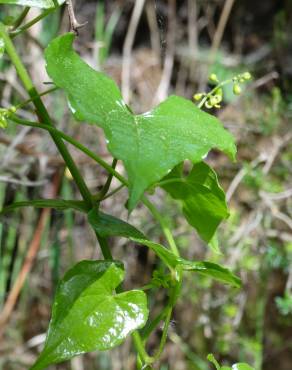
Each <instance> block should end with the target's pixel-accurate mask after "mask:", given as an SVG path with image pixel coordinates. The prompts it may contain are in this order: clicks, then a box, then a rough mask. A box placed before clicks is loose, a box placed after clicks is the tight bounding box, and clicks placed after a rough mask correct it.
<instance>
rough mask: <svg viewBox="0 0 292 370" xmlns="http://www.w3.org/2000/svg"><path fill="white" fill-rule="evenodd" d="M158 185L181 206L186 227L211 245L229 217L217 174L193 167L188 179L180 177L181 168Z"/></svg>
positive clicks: (204, 167)
mask: <svg viewBox="0 0 292 370" xmlns="http://www.w3.org/2000/svg"><path fill="white" fill-rule="evenodd" d="M161 184H162V185H161V186H162V188H163V189H164V190H166V191H167V192H168V193H169V194H170V195H171V196H172V197H173V198H174V199H178V200H180V201H181V202H182V207H183V213H184V215H185V217H186V219H187V221H188V223H189V224H190V225H191V226H193V227H194V228H195V229H196V230H197V232H198V234H199V235H200V237H201V238H202V239H203V240H205V241H206V242H207V243H210V242H211V240H212V238H213V237H214V235H215V232H216V229H217V227H218V226H219V224H220V222H221V221H222V220H223V219H226V218H227V217H228V216H229V213H228V208H227V204H226V199H225V193H224V191H223V189H222V188H221V187H220V185H219V183H218V179H217V175H216V172H215V171H214V170H213V169H212V168H211V167H209V166H208V165H207V164H206V163H204V162H200V163H197V164H195V165H194V166H193V168H192V170H191V172H190V173H189V175H188V176H186V177H183V173H182V168H181V167H176V168H175V169H174V170H173V171H172V172H171V173H170V174H169V175H168V176H166V177H165V178H164V180H163V181H162V182H161ZM214 242H215V239H214V240H213V243H214Z"/></svg>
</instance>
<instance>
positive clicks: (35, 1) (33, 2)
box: [0, 0, 65, 9]
mask: <svg viewBox="0 0 292 370" xmlns="http://www.w3.org/2000/svg"><path fill="white" fill-rule="evenodd" d="M57 2H58V4H59V5H62V4H64V2H65V0H57ZM0 4H15V5H22V6H32V7H36V8H43V9H49V8H54V6H55V4H54V1H53V0H0Z"/></svg>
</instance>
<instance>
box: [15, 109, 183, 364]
mask: <svg viewBox="0 0 292 370" xmlns="http://www.w3.org/2000/svg"><path fill="white" fill-rule="evenodd" d="M10 120H12V121H13V122H15V123H18V124H21V125H24V126H31V127H36V128H42V129H44V130H47V131H49V132H51V133H52V132H54V133H55V134H58V135H59V136H60V137H62V138H63V139H64V140H66V141H68V142H69V143H70V144H72V145H74V146H75V147H76V148H78V149H79V150H81V151H82V152H83V153H85V154H86V155H88V156H89V157H90V158H92V159H93V160H95V161H96V162H97V163H98V164H100V165H101V166H102V167H104V168H105V169H106V170H107V171H108V172H109V173H111V174H112V175H113V176H114V177H116V178H117V179H118V180H119V181H120V182H121V183H122V184H123V185H124V186H127V187H128V186H129V183H128V181H127V180H126V179H125V178H124V177H123V176H122V175H120V174H119V173H118V172H117V171H116V170H115V169H113V168H112V166H110V165H109V164H107V163H106V162H105V161H103V160H102V159H101V158H100V157H98V156H97V155H96V154H95V153H93V152H92V151H91V150H90V149H88V148H86V147H85V146H84V145H82V144H81V143H80V142H78V141H77V140H75V139H74V138H72V137H70V136H68V135H66V134H64V133H63V132H62V131H59V130H57V129H56V128H55V127H52V126H49V125H44V124H42V125H40V126H39V125H38V124H36V123H35V122H30V121H26V120H23V119H20V118H18V117H17V116H15V115H11V116H10ZM142 201H143V203H144V205H145V206H146V207H147V208H148V209H149V211H150V212H151V213H152V215H153V217H154V218H155V219H156V220H157V221H158V222H159V223H160V225H161V228H162V230H163V232H164V235H165V237H166V240H167V241H168V243H169V246H170V248H171V250H172V251H173V253H174V254H175V255H177V256H179V251H178V248H177V246H176V243H175V240H174V238H173V236H172V234H171V231H170V229H169V228H168V226H167V225H166V223H165V221H164V219H163V217H162V216H161V215H160V213H159V211H158V210H157V209H156V207H155V206H154V205H153V204H152V203H151V202H150V201H149V200H148V199H147V198H146V197H145V196H144V197H143V198H142ZM97 237H98V239H99V241H100V237H99V236H98V235H97ZM100 244H101V248H103V247H105V246H104V240H101V241H100ZM105 248H106V247H105ZM177 280H178V281H177V286H176V287H175V289H176V295H175V297H177V296H178V294H179V290H180V287H181V280H182V273H181V272H179V274H178V279H177ZM175 302H176V299H171V305H170V306H169V308H168V309H167V310H168V311H167V320H166V322H165V325H164V330H163V337H162V343H161V344H160V349H159V351H162V350H163V347H164V345H165V341H166V338H167V332H168V327H169V322H170V319H168V317H171V314H172V310H173V306H174V304H175ZM170 307H171V309H170ZM133 340H134V344H135V347H136V349H137V352H138V353H139V356H140V358H141V360H142V361H143V362H144V363H151V361H152V358H151V357H149V356H148V354H147V353H146V351H145V348H144V344H143V341H142V339H141V338H140V336H139V334H138V333H137V332H135V333H133ZM149 361H150V362H149Z"/></svg>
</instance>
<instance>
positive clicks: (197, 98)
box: [194, 94, 203, 101]
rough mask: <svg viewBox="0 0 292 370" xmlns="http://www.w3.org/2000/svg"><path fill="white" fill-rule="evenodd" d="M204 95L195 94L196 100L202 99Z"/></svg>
mask: <svg viewBox="0 0 292 370" xmlns="http://www.w3.org/2000/svg"><path fill="white" fill-rule="evenodd" d="M202 97H203V94H195V95H194V100H196V101H199V100H201V99H202Z"/></svg>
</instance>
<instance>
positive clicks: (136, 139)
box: [46, 33, 236, 210]
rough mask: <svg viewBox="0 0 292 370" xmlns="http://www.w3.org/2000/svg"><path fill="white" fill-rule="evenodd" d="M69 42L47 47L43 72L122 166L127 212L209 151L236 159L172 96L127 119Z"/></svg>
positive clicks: (206, 123) (209, 126) (213, 128)
mask: <svg viewBox="0 0 292 370" xmlns="http://www.w3.org/2000/svg"><path fill="white" fill-rule="evenodd" d="M73 39H74V35H73V34H71V33H69V34H66V35H63V36H61V37H58V38H56V39H55V40H53V41H52V42H51V44H50V45H49V46H48V48H47V50H46V61H47V71H48V74H49V75H50V77H51V78H52V79H53V81H54V83H55V84H56V85H57V86H59V87H61V88H63V89H64V90H65V91H66V93H67V95H68V98H69V103H70V107H71V110H72V112H73V113H74V115H75V117H76V118H77V119H78V120H84V121H88V122H89V123H92V124H96V125H98V126H100V127H102V128H103V130H104V132H105V135H106V138H107V141H108V149H109V150H110V152H111V153H112V154H113V156H114V157H116V158H118V159H121V160H123V162H124V165H125V167H126V170H127V174H128V179H129V184H130V199H129V209H130V210H132V209H133V208H134V206H135V205H136V203H137V202H138V201H139V199H140V197H141V196H142V194H143V192H144V191H145V190H146V189H147V188H148V187H149V186H150V185H152V184H154V183H155V182H157V181H159V180H160V179H161V178H162V177H164V176H165V175H166V174H167V173H168V172H169V171H170V170H171V169H172V168H173V167H174V166H176V165H177V164H179V163H180V162H182V161H184V160H185V159H189V160H191V161H193V162H199V161H201V160H202V157H203V156H205V155H206V154H207V153H208V151H209V150H210V149H212V148H218V149H220V150H222V151H224V152H225V153H227V154H228V155H230V156H231V157H234V156H235V152H236V148H235V144H234V139H233V137H232V135H231V134H230V133H229V132H227V131H226V130H225V129H224V128H223V127H222V125H221V123H220V122H219V121H218V119H217V118H215V117H213V116H211V115H209V114H208V113H205V112H203V111H201V110H200V109H199V108H197V107H196V106H195V105H194V104H193V103H192V102H191V101H189V100H186V99H184V98H181V97H178V96H171V97H169V98H168V99H167V100H166V101H164V102H163V103H161V104H160V105H158V106H157V107H156V108H155V109H153V110H152V111H151V112H148V113H145V114H142V115H134V114H133V113H131V111H130V110H129V109H128V108H127V106H126V104H125V103H124V101H123V99H122V96H121V93H120V91H119V89H118V87H117V85H116V84H115V82H114V81H113V80H111V79H110V78H108V77H107V76H106V75H104V74H103V73H101V72H97V71H95V70H93V69H92V68H91V67H90V66H88V65H87V64H86V63H85V62H84V61H83V60H82V59H81V58H80V57H79V55H78V54H76V53H75V51H74V50H73V49H72V42H73Z"/></svg>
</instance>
